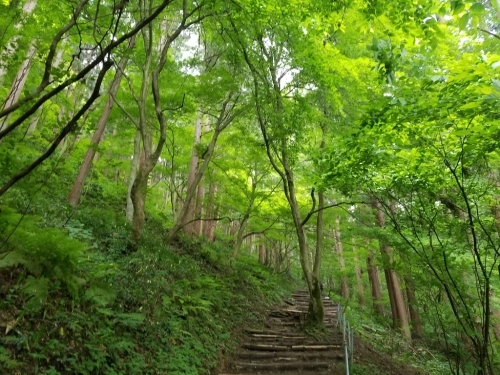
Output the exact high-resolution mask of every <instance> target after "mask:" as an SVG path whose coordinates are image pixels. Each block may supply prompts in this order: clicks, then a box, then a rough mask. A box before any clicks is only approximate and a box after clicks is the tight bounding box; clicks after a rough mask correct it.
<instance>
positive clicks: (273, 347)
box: [219, 291, 344, 375]
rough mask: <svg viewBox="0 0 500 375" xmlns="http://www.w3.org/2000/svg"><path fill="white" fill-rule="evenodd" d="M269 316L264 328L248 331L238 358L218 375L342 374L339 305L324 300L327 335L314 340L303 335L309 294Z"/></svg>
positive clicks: (296, 295) (300, 294) (300, 295)
mask: <svg viewBox="0 0 500 375" xmlns="http://www.w3.org/2000/svg"><path fill="white" fill-rule="evenodd" d="M285 302H286V303H285V304H284V305H283V306H281V307H280V308H279V309H277V310H273V311H271V312H270V313H269V315H268V317H267V319H266V321H265V322H264V325H265V327H266V328H265V329H262V330H256V329H247V330H246V331H245V332H246V335H245V339H244V342H243V344H242V345H241V347H240V351H239V353H238V354H237V356H236V357H235V358H234V359H233V361H232V362H230V363H229V365H228V366H227V369H225V370H224V371H222V372H221V373H220V374H219V375H228V374H273V375H281V374H290V375H291V374H302V375H307V374H330V375H337V374H339V375H340V374H343V372H342V371H341V370H340V368H339V365H340V364H341V363H343V361H344V359H343V358H344V356H343V346H342V335H341V334H340V333H339V332H338V329H337V305H335V304H334V303H333V302H332V301H330V300H329V299H326V298H325V299H324V300H323V304H324V308H325V318H324V324H325V326H326V327H327V328H328V333H325V334H322V335H321V338H319V339H315V338H314V337H311V336H308V335H307V334H306V333H304V331H303V329H302V326H303V322H304V319H305V316H306V314H307V309H308V303H309V294H308V292H307V291H298V292H295V293H293V294H292V300H289V301H285Z"/></svg>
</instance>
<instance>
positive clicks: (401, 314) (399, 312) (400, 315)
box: [375, 201, 411, 341]
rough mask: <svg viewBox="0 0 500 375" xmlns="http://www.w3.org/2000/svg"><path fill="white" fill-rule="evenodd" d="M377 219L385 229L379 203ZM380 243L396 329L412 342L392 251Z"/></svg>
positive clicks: (376, 212) (377, 202) (376, 206)
mask: <svg viewBox="0 0 500 375" xmlns="http://www.w3.org/2000/svg"><path fill="white" fill-rule="evenodd" d="M375 217H376V221H377V226H378V227H380V228H384V227H385V218H384V213H383V211H382V207H381V204H380V202H379V201H376V202H375ZM379 242H380V252H381V254H382V258H383V259H384V273H385V277H386V283H387V290H388V292H389V299H390V301H391V308H392V319H393V323H394V327H396V328H400V329H401V331H402V333H403V335H404V336H405V338H406V339H407V340H408V341H411V331H410V325H409V322H408V315H407V313H406V308H405V303H404V297H403V292H402V290H401V285H400V284H399V280H398V276H397V274H396V271H394V269H393V268H392V263H393V259H392V249H391V247H390V246H388V245H387V244H385V243H384V241H379Z"/></svg>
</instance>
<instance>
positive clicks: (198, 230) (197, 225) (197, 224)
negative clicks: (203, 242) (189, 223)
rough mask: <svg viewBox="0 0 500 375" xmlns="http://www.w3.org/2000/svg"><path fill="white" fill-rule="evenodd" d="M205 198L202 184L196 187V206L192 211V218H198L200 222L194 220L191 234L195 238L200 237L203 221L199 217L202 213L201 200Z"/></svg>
mask: <svg viewBox="0 0 500 375" xmlns="http://www.w3.org/2000/svg"><path fill="white" fill-rule="evenodd" d="M204 196H205V186H203V185H202V184H199V185H198V191H197V194H196V206H195V209H194V217H195V218H196V219H197V218H200V220H196V221H195V222H194V223H193V234H194V235H195V236H201V234H202V227H203V221H202V220H201V215H202V213H203V198H204Z"/></svg>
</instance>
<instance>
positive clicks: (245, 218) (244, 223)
mask: <svg viewBox="0 0 500 375" xmlns="http://www.w3.org/2000/svg"><path fill="white" fill-rule="evenodd" d="M256 190H257V178H256V177H255V176H252V188H251V191H250V200H249V202H248V206H247V208H246V210H245V213H244V214H243V219H242V220H241V222H240V225H239V228H238V233H237V235H236V242H235V243H234V247H233V259H236V258H237V257H238V252H239V251H240V249H241V244H242V243H243V233H244V232H245V228H246V226H247V222H248V219H249V218H250V214H251V213H252V210H253V205H254V202H255V191H256Z"/></svg>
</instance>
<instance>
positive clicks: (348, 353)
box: [337, 303, 354, 375]
mask: <svg viewBox="0 0 500 375" xmlns="http://www.w3.org/2000/svg"><path fill="white" fill-rule="evenodd" d="M337 309H338V312H337V328H339V329H341V330H342V340H343V344H344V359H345V373H346V375H349V362H352V361H353V359H354V332H353V330H352V328H351V325H350V324H349V322H348V321H347V317H346V316H345V311H343V309H342V305H341V304H340V303H339V304H338V308H337Z"/></svg>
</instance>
